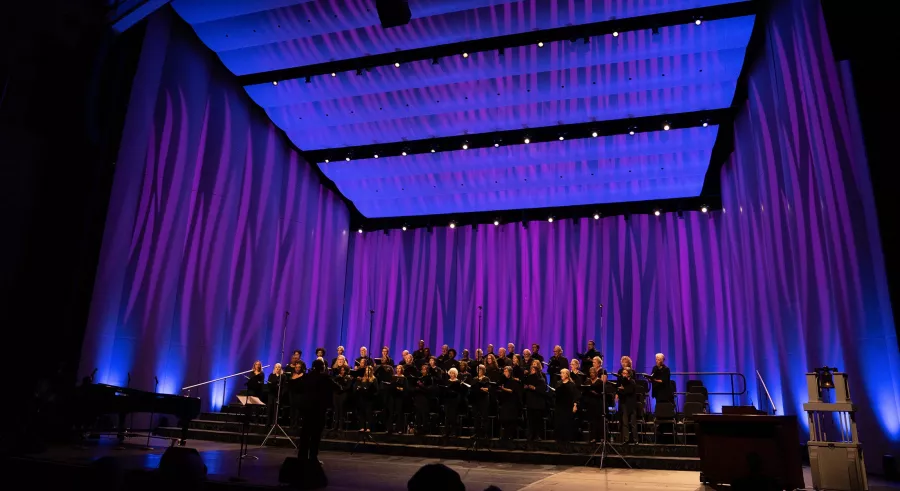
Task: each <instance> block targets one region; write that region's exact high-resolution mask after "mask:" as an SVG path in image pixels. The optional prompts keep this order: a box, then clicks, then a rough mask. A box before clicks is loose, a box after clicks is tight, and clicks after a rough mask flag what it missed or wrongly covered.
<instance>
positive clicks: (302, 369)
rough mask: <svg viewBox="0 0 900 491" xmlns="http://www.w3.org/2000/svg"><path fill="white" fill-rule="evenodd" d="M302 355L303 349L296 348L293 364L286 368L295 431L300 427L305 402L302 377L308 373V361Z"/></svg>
mask: <svg viewBox="0 0 900 491" xmlns="http://www.w3.org/2000/svg"><path fill="white" fill-rule="evenodd" d="M301 356H303V352H302V351H300V350H294V352H293V353H292V354H291V364H290V365H288V366H287V368H285V370H284V375H285V377H286V378H287V380H286V381H287V385H288V389H289V390H288V393H289V394H290V401H291V429H293V430H295V431H296V430H299V429H300V416H301V414H300V408H301V405H302V402H303V392H302V391H301V389H300V379H301V378H303V376H304V375H305V374H306V363H304V362H303V360H301V359H300V357H301ZM282 390H284V388H282Z"/></svg>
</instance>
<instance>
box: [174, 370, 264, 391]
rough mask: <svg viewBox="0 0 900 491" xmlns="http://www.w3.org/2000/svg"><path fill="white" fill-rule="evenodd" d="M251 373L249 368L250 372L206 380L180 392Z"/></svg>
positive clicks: (183, 388)
mask: <svg viewBox="0 0 900 491" xmlns="http://www.w3.org/2000/svg"><path fill="white" fill-rule="evenodd" d="M270 366H272V365H266V366H264V367H262V369H263V370H265V369H266V368H269V367H270ZM252 371H253V369H252V368H251V369H250V370H246V371H243V372H241V373H234V374H231V375H226V376H224V377H219V378H214V379H212V380H207V381H206V382H200V383H199V384H194V385H188V386H187V387H182V388H181V390H191V389H193V388H196V387H200V386H202V385H207V384H211V383H213V382H218V381H220V380H225V379H229V378H232V377H237V376H238V375H244V374H247V373H250V372H252Z"/></svg>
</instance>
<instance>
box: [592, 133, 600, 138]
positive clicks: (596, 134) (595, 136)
mask: <svg viewBox="0 0 900 491" xmlns="http://www.w3.org/2000/svg"><path fill="white" fill-rule="evenodd" d="M591 136H593V137H594V138H597V137H598V136H599V133H597V132H596V131H594V132H593V133H591Z"/></svg>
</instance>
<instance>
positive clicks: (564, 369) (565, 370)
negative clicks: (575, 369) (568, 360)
mask: <svg viewBox="0 0 900 491" xmlns="http://www.w3.org/2000/svg"><path fill="white" fill-rule="evenodd" d="M564 373H565V374H566V377H567V378H570V377H571V374H572V372H570V371H569V369H568V368H563V369H562V370H560V371H559V376H560V377H562V374H564Z"/></svg>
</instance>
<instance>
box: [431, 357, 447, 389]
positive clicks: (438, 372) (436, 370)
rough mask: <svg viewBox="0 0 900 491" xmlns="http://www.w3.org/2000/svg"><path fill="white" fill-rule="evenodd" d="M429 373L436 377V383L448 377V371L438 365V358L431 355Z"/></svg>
mask: <svg viewBox="0 0 900 491" xmlns="http://www.w3.org/2000/svg"><path fill="white" fill-rule="evenodd" d="M428 373H430V374H431V376H432V377H434V383H436V384H440V383H442V382H443V381H444V380H445V379H446V372H444V370H443V369H442V368H441V367H440V366H438V364H437V358H435V357H433V356H432V357H431V358H429V359H428Z"/></svg>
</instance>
